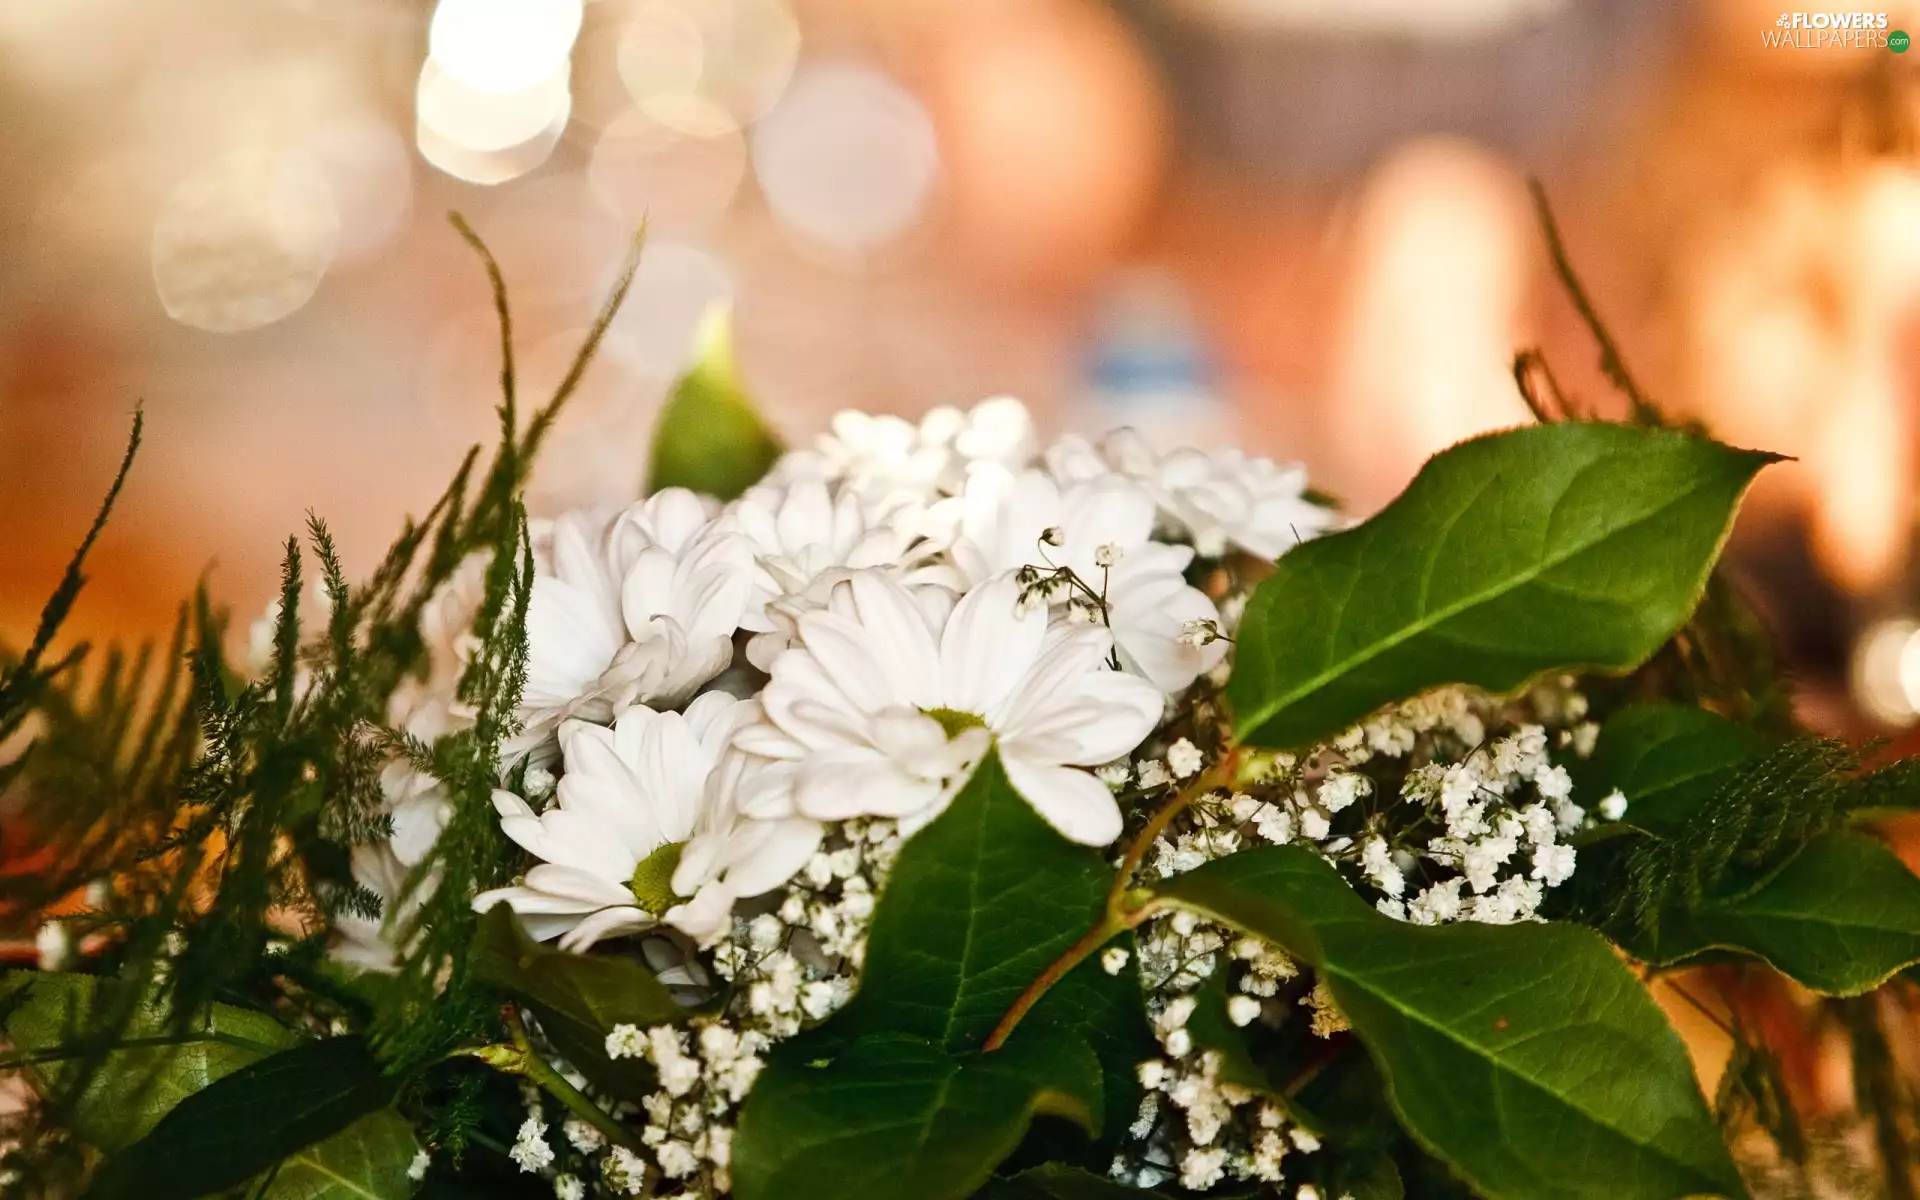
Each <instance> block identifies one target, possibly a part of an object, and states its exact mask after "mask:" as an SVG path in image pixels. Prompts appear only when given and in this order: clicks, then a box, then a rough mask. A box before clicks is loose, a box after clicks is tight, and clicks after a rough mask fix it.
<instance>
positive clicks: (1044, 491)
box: [936, 464, 1227, 693]
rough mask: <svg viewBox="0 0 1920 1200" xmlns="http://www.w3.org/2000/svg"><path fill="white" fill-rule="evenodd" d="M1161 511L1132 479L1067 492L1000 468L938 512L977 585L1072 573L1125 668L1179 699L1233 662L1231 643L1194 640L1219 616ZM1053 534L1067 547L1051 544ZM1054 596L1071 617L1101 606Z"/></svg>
mask: <svg viewBox="0 0 1920 1200" xmlns="http://www.w3.org/2000/svg"><path fill="white" fill-rule="evenodd" d="M1153 514H1154V507H1153V497H1152V496H1150V495H1148V494H1147V492H1146V491H1145V490H1144V489H1142V488H1140V487H1139V486H1137V485H1135V484H1133V483H1130V482H1128V481H1127V480H1124V479H1120V478H1117V477H1114V476H1106V477H1103V478H1099V479H1093V480H1089V481H1087V482H1084V483H1076V484H1069V485H1066V486H1064V487H1063V486H1062V485H1061V484H1060V483H1058V482H1057V481H1055V480H1054V479H1053V478H1051V477H1050V476H1048V475H1047V474H1046V473H1045V472H1044V471H1022V472H1020V473H1019V474H1017V475H1016V474H1014V473H1013V472H1010V471H1008V470H1007V469H1006V468H1004V467H1001V466H999V465H997V464H987V465H982V466H977V467H975V468H974V469H973V471H972V472H971V473H970V474H969V475H968V476H967V484H966V489H965V491H964V492H962V494H961V495H960V496H959V497H958V498H956V499H955V500H952V501H949V502H948V503H947V504H945V505H943V506H941V508H940V509H938V510H936V515H944V518H945V519H946V520H948V521H950V522H952V523H953V524H954V526H955V536H954V543H953V550H952V553H953V558H954V562H955V563H956V564H958V566H959V567H960V569H961V570H962V571H963V572H965V573H966V575H967V577H968V578H969V579H971V580H974V581H976V582H978V581H981V580H984V579H987V578H989V577H991V576H993V575H996V574H999V573H1001V572H1003V571H1008V570H1012V569H1014V568H1016V567H1025V566H1031V567H1037V568H1040V569H1042V570H1052V569H1055V568H1060V567H1065V568H1068V569H1070V570H1071V571H1072V572H1073V574H1074V576H1075V578H1076V579H1078V580H1079V582H1080V584H1081V586H1082V587H1084V588H1086V589H1088V590H1090V591H1092V592H1093V593H1094V594H1095V595H1097V596H1100V597H1102V598H1103V601H1104V604H1105V609H1106V612H1105V619H1106V624H1107V625H1108V626H1109V627H1110V628H1111V629H1112V631H1113V639H1114V642H1115V643H1116V645H1117V646H1118V648H1119V652H1120V661H1121V663H1122V665H1124V666H1125V667H1126V668H1127V669H1128V670H1131V671H1134V672H1137V673H1138V674H1140V675H1143V676H1145V677H1146V678H1147V679H1148V680H1150V681H1151V682H1152V683H1153V684H1154V685H1155V686H1156V687H1158V688H1160V690H1162V691H1164V692H1169V693H1171V692H1177V691H1180V690H1182V689H1183V688H1185V687H1186V686H1187V685H1188V684H1190V683H1192V682H1193V681H1194V680H1195V679H1196V678H1198V677H1199V676H1200V674H1201V673H1202V672H1205V671H1207V670H1210V669H1211V668H1212V667H1213V666H1215V665H1216V664H1217V663H1219V662H1220V661H1221V660H1222V659H1223V658H1225V657H1226V653H1227V645H1226V643H1225V642H1222V641H1214V642H1207V641H1204V640H1197V639H1195V638H1192V637H1190V636H1189V635H1188V633H1187V627H1188V626H1189V625H1191V624H1193V623H1195V622H1213V623H1214V624H1216V625H1217V624H1218V623H1219V620H1220V611H1219V609H1218V608H1216V607H1215V606H1214V603H1213V601H1212V600H1211V599H1209V598H1208V597H1207V594H1206V593H1205V592H1202V591H1201V590H1200V589H1198V588H1196V587H1193V586H1191V585H1190V584H1188V583H1187V581H1186V578H1185V576H1184V575H1182V574H1181V572H1183V571H1185V570H1186V568H1187V564H1188V563H1190V562H1191V561H1193V551H1192V550H1191V549H1190V548H1188V547H1186V546H1170V545H1167V544H1165V543H1163V542H1156V541H1153V540H1152V535H1153ZM1049 531H1057V533H1058V540H1057V541H1053V542H1049V543H1048V544H1045V545H1043V544H1042V542H1041V537H1042V535H1043V534H1044V533H1047V532H1049ZM1049 598H1050V599H1051V600H1052V601H1053V602H1054V603H1055V604H1056V605H1058V606H1062V607H1064V609H1065V611H1066V612H1068V613H1070V614H1071V613H1075V612H1079V613H1083V614H1084V613H1085V612H1086V611H1087V609H1088V607H1089V606H1090V604H1091V602H1092V597H1089V596H1087V595H1086V594H1085V593H1083V592H1081V591H1079V590H1078V589H1074V588H1071V587H1060V588H1056V589H1055V590H1054V591H1053V593H1052V594H1051V595H1050V597H1049ZM1093 619H1095V620H1098V619H1099V618H1098V616H1097V615H1096V616H1095V617H1094V618H1093Z"/></svg>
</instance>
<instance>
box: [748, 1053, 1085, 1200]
mask: <svg viewBox="0 0 1920 1200" xmlns="http://www.w3.org/2000/svg"><path fill="white" fill-rule="evenodd" d="M1021 1032H1022V1035H1023V1036H1019V1037H1016V1038H1014V1039H1013V1040H1012V1041H1010V1042H1008V1043H1007V1045H1005V1046H1003V1047H1002V1048H1000V1049H999V1050H997V1051H995V1052H994V1053H992V1054H971V1055H959V1054H952V1053H949V1052H948V1051H946V1050H944V1049H942V1048H941V1047H940V1046H938V1045H935V1044H933V1043H931V1042H929V1041H927V1040H925V1039H923V1038H917V1037H911V1036H907V1035H904V1034H875V1035H870V1036H867V1037H863V1038H858V1039H856V1040H855V1041H853V1042H852V1043H850V1044H849V1045H848V1046H847V1048H846V1049H845V1050H844V1051H843V1052H841V1053H839V1054H837V1055H835V1056H833V1057H831V1058H826V1059H807V1058H806V1057H805V1056H804V1055H802V1054H797V1053H796V1054H786V1055H781V1056H776V1057H775V1058H774V1060H773V1061H772V1062H771V1063H770V1064H769V1065H768V1067H767V1069H766V1070H765V1071H764V1072H762V1073H761V1075H760V1078H759V1080H758V1082H756V1083H755V1085H754V1089H753V1092H752V1094H751V1095H750V1096H749V1097H748V1099H747V1104H746V1107H745V1109H743V1110H742V1112H741V1116H740V1128H739V1132H738V1134H737V1135H736V1136H735V1139H734V1143H733V1194H734V1197H735V1200H846V1197H849V1196H859V1197H861V1198H862V1200H954V1198H957V1197H962V1196H968V1195H971V1194H972V1193H973V1191H974V1189H976V1188H978V1187H979V1186H980V1185H981V1184H983V1183H985V1182H986V1181H987V1178H988V1176H989V1175H990V1173H991V1172H992V1171H993V1168H994V1167H995V1166H996V1165H997V1164H998V1163H999V1162H1000V1161H1001V1160H1002V1159H1004V1158H1006V1157H1007V1155H1009V1154H1011V1153H1012V1152H1013V1150H1014V1148H1015V1147H1016V1146H1018V1145H1019V1144H1020V1139H1021V1136H1022V1135H1023V1134H1025V1132H1026V1130H1027V1126H1028V1124H1029V1123H1030V1122H1031V1121H1032V1120H1033V1118H1034V1117H1035V1116H1039V1115H1048V1116H1058V1117H1066V1118H1068V1119H1069V1120H1072V1121H1074V1122H1075V1123H1077V1124H1078V1125H1080V1126H1081V1127H1082V1128H1083V1129H1086V1130H1087V1131H1088V1132H1089V1133H1093V1132H1095V1131H1097V1130H1098V1129H1099V1128H1100V1124H1101V1114H1100V1108H1101V1103H1102V1098H1101V1079H1100V1064H1099V1062H1098V1060H1097V1059H1095V1057H1094V1055H1093V1051H1092V1050H1090V1049H1088V1047H1087V1046H1086V1044H1085V1043H1084V1042H1082V1041H1080V1040H1079V1039H1078V1038H1075V1037H1072V1036H1071V1035H1062V1034H1060V1033H1058V1032H1054V1031H1049V1032H1047V1033H1046V1034H1044V1035H1040V1034H1038V1031H1036V1034H1035V1035H1034V1036H1025V1035H1026V1034H1027V1031H1026V1030H1024V1029H1023V1030H1022V1031H1021Z"/></svg>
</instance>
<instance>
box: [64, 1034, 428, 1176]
mask: <svg viewBox="0 0 1920 1200" xmlns="http://www.w3.org/2000/svg"><path fill="white" fill-rule="evenodd" d="M397 1087H398V1082H397V1081H396V1080H394V1079H392V1078H390V1077H388V1076H387V1074H386V1073H385V1072H384V1071H383V1070H381V1067H380V1063H379V1062H378V1061H377V1060H376V1059H375V1058H374V1057H373V1054H372V1053H371V1052H370V1051H369V1050H368V1049H367V1046H366V1043H365V1042H363V1041H362V1040H360V1039H359V1038H355V1037H339V1038H327V1039H324V1040H321V1041H310V1042H303V1043H301V1044H300V1045H297V1046H294V1047H292V1048H290V1049H287V1050H282V1051H280V1052H279V1053H277V1054H274V1055H272V1056H271V1057H268V1058H263V1059H260V1060H259V1061H257V1062H254V1063H251V1064H249V1065H247V1066H245V1067H242V1068H240V1069H239V1070H238V1071H235V1072H233V1073H232V1074H230V1075H227V1076H225V1077H224V1078H221V1079H219V1080H217V1081H215V1082H213V1083H212V1084H210V1085H208V1086H207V1087H204V1088H202V1089H200V1090H199V1091H196V1092H194V1093H193V1094H191V1095H189V1096H187V1097H185V1098H184V1099H182V1100H181V1101H180V1103H178V1104H177V1105H175V1106H174V1108H173V1109H172V1111H170V1112H169V1113H167V1115H166V1116H164V1117H162V1118H161V1119H160V1122H159V1123H158V1124H157V1125H155V1126H154V1127H153V1129H152V1131H151V1132H149V1133H148V1134H147V1136H146V1137H144V1138H142V1139H141V1140H140V1141H138V1142H136V1143H135V1144H133V1145H132V1146H129V1147H128V1148H127V1149H126V1150H124V1151H122V1152H120V1153H119V1154H116V1155H114V1156H113V1157H112V1158H110V1159H108V1160H107V1165H106V1166H105V1168H103V1169H102V1170H101V1172H100V1174H99V1175H98V1176H97V1177H96V1178H95V1180H94V1186H93V1188H92V1190H91V1192H90V1193H89V1195H91V1196H93V1197H96V1198H97V1200H118V1198H121V1197H143V1198H145V1200H194V1197H197V1196H204V1195H208V1194H211V1193H218V1192H223V1191H225V1190H226V1189H228V1188H233V1187H238V1186H240V1185H241V1184H244V1183H246V1182H247V1181H248V1180H250V1179H252V1178H254V1177H255V1176H257V1175H259V1174H261V1173H262V1172H266V1171H271V1170H274V1168H275V1167H276V1165H277V1164H280V1163H281V1162H282V1160H283V1159H288V1158H290V1157H292V1156H294V1155H297V1154H299V1153H300V1152H302V1151H309V1152H311V1150H318V1149H319V1144H320V1143H323V1142H325V1141H326V1140H328V1139H330V1138H333V1137H334V1136H335V1135H337V1134H340V1133H342V1132H344V1131H345V1130H346V1129H347V1128H348V1127H349V1126H351V1125H354V1124H355V1123H357V1122H359V1121H360V1120H361V1119H363V1118H365V1117H369V1116H372V1115H373V1114H374V1113H377V1112H379V1111H381V1110H383V1109H385V1108H386V1107H387V1106H388V1104H389V1103H390V1102H391V1101H392V1099H393V1096H394V1093H395V1090H396V1089H397ZM411 1140H412V1138H411V1134H410V1133H409V1135H408V1138H407V1142H408V1143H411ZM310 1148H311V1150H310ZM407 1157H408V1158H411V1157H412V1154H411V1147H410V1146H409V1150H408V1155H407ZM404 1165H405V1164H404V1162H403V1163H402V1166H404ZM283 1169H284V1168H283ZM295 1169H296V1170H311V1169H313V1168H312V1166H311V1165H305V1166H301V1165H296V1166H295Z"/></svg>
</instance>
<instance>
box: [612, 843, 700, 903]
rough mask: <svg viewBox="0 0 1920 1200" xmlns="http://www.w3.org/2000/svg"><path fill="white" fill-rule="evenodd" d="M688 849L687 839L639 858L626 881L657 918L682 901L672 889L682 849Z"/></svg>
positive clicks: (628, 887)
mask: <svg viewBox="0 0 1920 1200" xmlns="http://www.w3.org/2000/svg"><path fill="white" fill-rule="evenodd" d="M686 848H687V844H686V843H685V842H668V843H667V844H665V845H664V846H661V847H660V848H659V849H657V850H655V851H654V852H653V853H652V854H649V855H647V856H646V857H645V858H643V859H641V860H640V865H639V866H637V867H635V868H634V869H633V878H632V879H631V880H629V881H628V882H627V890H628V891H630V892H632V893H633V898H634V900H635V901H636V902H637V903H638V904H639V905H640V907H641V908H644V909H646V910H647V911H648V912H650V913H652V914H653V915H654V916H656V917H657V916H659V915H660V914H661V913H663V912H666V911H667V910H668V909H670V908H672V907H673V906H674V905H675V904H678V903H679V902H680V899H681V897H680V895H679V894H678V893H677V892H675V891H674V890H673V873H674V871H675V870H676V869H677V868H678V867H679V866H680V852H681V851H683V850H685V849H686Z"/></svg>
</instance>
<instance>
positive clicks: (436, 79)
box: [414, 58, 571, 151]
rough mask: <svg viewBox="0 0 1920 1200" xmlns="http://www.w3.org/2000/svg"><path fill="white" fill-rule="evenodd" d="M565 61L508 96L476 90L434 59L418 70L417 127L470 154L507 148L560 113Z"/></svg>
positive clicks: (565, 100)
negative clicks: (464, 149)
mask: <svg viewBox="0 0 1920 1200" xmlns="http://www.w3.org/2000/svg"><path fill="white" fill-rule="evenodd" d="M570 74H571V72H570V70H569V68H568V65H567V64H566V63H565V62H564V61H563V62H562V63H561V64H560V65H559V66H558V67H557V68H555V69H554V70H553V71H552V72H551V73H550V74H549V75H548V76H547V78H545V79H542V80H540V81H538V82H536V83H534V84H533V85H531V86H529V87H525V88H522V89H520V90H518V91H512V92H490V91H483V90H481V89H479V88H475V87H473V86H471V85H469V84H468V83H466V82H465V81H464V80H462V79H460V78H459V77H458V76H456V75H453V74H451V73H450V72H448V71H447V70H446V69H445V68H444V67H442V66H441V65H440V63H439V62H438V61H437V60H435V59H431V58H430V59H428V60H427V61H426V64H425V65H424V66H422V67H421V68H420V85H419V87H418V88H417V89H416V90H415V92H414V112H415V114H416V115H417V117H418V118H419V121H420V124H421V125H422V126H423V127H425V128H428V129H431V130H433V132H434V133H435V134H437V135H439V136H440V137H442V138H445V139H446V140H447V141H449V142H452V143H454V144H455V145H458V146H463V147H465V148H466V149H468V150H479V151H486V150H505V149H507V148H508V147H509V146H518V145H519V144H520V143H522V142H526V141H530V140H532V139H533V138H536V137H538V136H539V135H540V134H541V133H542V132H543V131H544V130H546V129H547V127H548V126H550V125H552V124H553V123H554V119H555V118H556V117H559V116H561V115H562V114H564V113H565V112H566V111H567V109H568V107H569V105H570V103H571V93H570V92H569V91H568V87H567V83H568V79H569V77H570Z"/></svg>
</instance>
